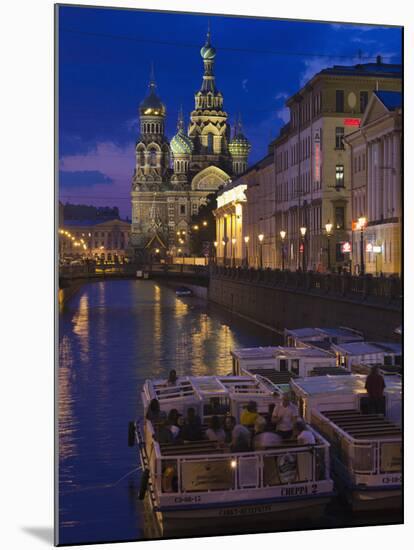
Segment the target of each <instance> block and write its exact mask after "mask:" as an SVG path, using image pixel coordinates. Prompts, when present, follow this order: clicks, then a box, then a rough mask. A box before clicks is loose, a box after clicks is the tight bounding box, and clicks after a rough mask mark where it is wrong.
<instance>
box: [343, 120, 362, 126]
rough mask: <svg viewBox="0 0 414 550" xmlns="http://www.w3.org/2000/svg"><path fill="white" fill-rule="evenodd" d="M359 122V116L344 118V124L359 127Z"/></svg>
mask: <svg viewBox="0 0 414 550" xmlns="http://www.w3.org/2000/svg"><path fill="white" fill-rule="evenodd" d="M360 124H361V119H360V118H344V126H357V127H358V128H359V126H360Z"/></svg>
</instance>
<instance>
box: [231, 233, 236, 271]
mask: <svg viewBox="0 0 414 550" xmlns="http://www.w3.org/2000/svg"><path fill="white" fill-rule="evenodd" d="M231 256H232V266H233V267H236V239H235V238H234V237H233V238H232V240H231Z"/></svg>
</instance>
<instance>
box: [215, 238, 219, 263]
mask: <svg viewBox="0 0 414 550" xmlns="http://www.w3.org/2000/svg"><path fill="white" fill-rule="evenodd" d="M217 247H218V242H217V241H214V263H215V264H217Z"/></svg>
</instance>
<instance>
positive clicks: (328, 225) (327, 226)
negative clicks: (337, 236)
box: [325, 220, 333, 271]
mask: <svg viewBox="0 0 414 550" xmlns="http://www.w3.org/2000/svg"><path fill="white" fill-rule="evenodd" d="M332 227H333V225H332V224H331V222H330V221H329V220H328V223H326V224H325V230H326V236H327V238H328V270H329V271H330V270H331V241H330V237H331V235H332Z"/></svg>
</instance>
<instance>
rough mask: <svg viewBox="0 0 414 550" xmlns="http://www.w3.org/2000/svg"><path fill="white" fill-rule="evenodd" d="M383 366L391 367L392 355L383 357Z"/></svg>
mask: <svg viewBox="0 0 414 550" xmlns="http://www.w3.org/2000/svg"><path fill="white" fill-rule="evenodd" d="M384 365H385V366H386V367H389V366H391V365H392V355H384Z"/></svg>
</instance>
